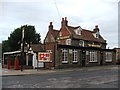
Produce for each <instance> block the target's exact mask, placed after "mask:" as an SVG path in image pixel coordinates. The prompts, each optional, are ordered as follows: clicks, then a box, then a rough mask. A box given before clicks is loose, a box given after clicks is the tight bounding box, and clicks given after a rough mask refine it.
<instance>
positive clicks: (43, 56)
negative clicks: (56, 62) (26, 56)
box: [38, 52, 50, 62]
mask: <svg viewBox="0 0 120 90" xmlns="http://www.w3.org/2000/svg"><path fill="white" fill-rule="evenodd" d="M38 61H40V62H50V53H48V52H39V53H38Z"/></svg>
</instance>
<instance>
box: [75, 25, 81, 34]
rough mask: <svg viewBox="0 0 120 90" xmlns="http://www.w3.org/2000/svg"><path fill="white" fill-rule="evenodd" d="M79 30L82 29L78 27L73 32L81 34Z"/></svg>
mask: <svg viewBox="0 0 120 90" xmlns="http://www.w3.org/2000/svg"><path fill="white" fill-rule="evenodd" d="M81 30H82V29H81V27H79V28H78V29H76V30H75V33H76V34H77V35H81Z"/></svg>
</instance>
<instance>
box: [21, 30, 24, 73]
mask: <svg viewBox="0 0 120 90" xmlns="http://www.w3.org/2000/svg"><path fill="white" fill-rule="evenodd" d="M23 61H24V28H23V29H22V39H21V71H23Z"/></svg>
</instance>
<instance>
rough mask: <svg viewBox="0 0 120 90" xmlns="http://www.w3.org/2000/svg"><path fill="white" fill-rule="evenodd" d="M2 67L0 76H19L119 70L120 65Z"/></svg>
mask: <svg viewBox="0 0 120 90" xmlns="http://www.w3.org/2000/svg"><path fill="white" fill-rule="evenodd" d="M0 69H1V70H0V71H1V73H0V76H13V75H17V76H18V75H32V74H47V73H59V72H66V71H80V70H87V71H95V70H103V69H116V70H118V65H107V66H92V67H79V68H67V69H52V70H48V69H24V70H23V71H20V70H13V69H6V68H0Z"/></svg>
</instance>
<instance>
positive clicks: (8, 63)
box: [7, 58, 11, 69]
mask: <svg viewBox="0 0 120 90" xmlns="http://www.w3.org/2000/svg"><path fill="white" fill-rule="evenodd" d="M10 65H11V61H10V59H9V58H8V60H7V68H8V69H10Z"/></svg>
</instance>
